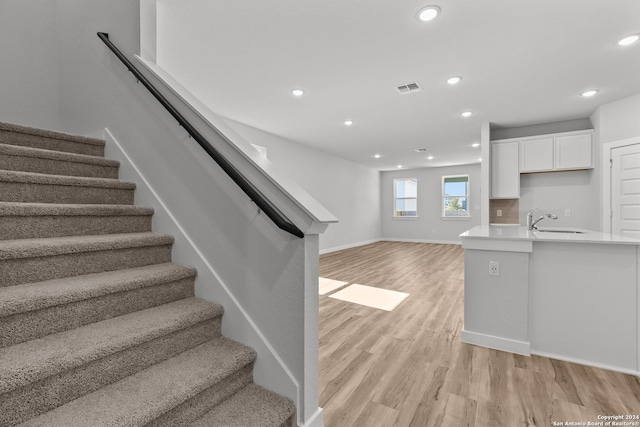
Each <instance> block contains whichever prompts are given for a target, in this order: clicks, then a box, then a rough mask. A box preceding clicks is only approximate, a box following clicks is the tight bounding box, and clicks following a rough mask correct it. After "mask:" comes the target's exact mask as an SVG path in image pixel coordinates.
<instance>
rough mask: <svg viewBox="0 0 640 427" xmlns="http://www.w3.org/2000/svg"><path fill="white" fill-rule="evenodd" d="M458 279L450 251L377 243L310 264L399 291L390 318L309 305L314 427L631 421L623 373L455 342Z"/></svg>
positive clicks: (632, 398)
mask: <svg viewBox="0 0 640 427" xmlns="http://www.w3.org/2000/svg"><path fill="white" fill-rule="evenodd" d="M463 275H464V270H463V252H462V249H461V248H460V246H457V245H436V244H423V243H400V242H379V243H375V244H371V245H366V246H361V247H358V248H353V249H347V250H344V251H340V252H334V253H330V254H326V255H322V256H321V257H320V276H322V277H327V278H331V279H337V280H343V281H349V282H350V283H358V284H363V285H370V286H378V287H382V288H385V289H392V290H397V291H402V292H408V293H410V296H409V297H408V298H407V299H406V300H405V301H404V302H403V303H402V304H400V305H399V306H398V307H397V308H396V309H395V310H394V311H392V312H387V311H382V310H376V309H373V308H368V307H364V306H360V305H356V304H352V303H347V302H344V301H339V300H335V299H333V298H329V297H328V295H325V296H321V297H320V406H321V407H323V408H324V410H325V412H324V419H325V426H326V427H360V426H362V427H378V426H380V427H392V426H413V427H428V426H438V427H440V426H455V427H459V426H487V427H488V426H492V427H494V426H509V427H511V426H552V425H553V424H552V422H553V421H557V422H566V421H583V422H588V421H598V418H597V416H598V415H617V414H625V415H631V414H640V380H639V379H638V378H636V377H634V376H630V375H623V374H619V373H615V372H611V371H606V370H602V369H596V368H590V367H586V366H581V365H576V364H571V363H566V362H561V361H557V360H552V359H547V358H543V357H537V356H532V357H524V356H519V355H514V354H511V353H505V352H501V351H496V350H490V349H486V348H483V347H476V346H472V345H468V344H463V343H461V342H460V332H461V330H462V322H463ZM612 351H615V349H612ZM635 421H638V420H635Z"/></svg>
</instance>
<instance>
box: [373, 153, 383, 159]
mask: <svg viewBox="0 0 640 427" xmlns="http://www.w3.org/2000/svg"><path fill="white" fill-rule="evenodd" d="M373 157H375V158H376V159H379V158H380V157H382V156H381V155H380V154H374V155H373Z"/></svg>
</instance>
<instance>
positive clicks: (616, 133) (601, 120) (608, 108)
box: [592, 93, 640, 144]
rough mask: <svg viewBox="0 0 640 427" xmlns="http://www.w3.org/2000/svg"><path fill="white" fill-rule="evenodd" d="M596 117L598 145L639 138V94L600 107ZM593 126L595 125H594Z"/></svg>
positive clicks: (594, 114)
mask: <svg viewBox="0 0 640 427" xmlns="http://www.w3.org/2000/svg"><path fill="white" fill-rule="evenodd" d="M594 117H597V119H595V120H597V121H598V127H597V128H596V129H597V130H598V132H599V139H600V144H605V143H607V142H612V141H620V140H622V139H627V138H633V137H636V136H640V93H639V94H636V95H633V96H630V97H628V98H623V99H620V100H618V101H615V102H611V103H609V104H604V105H601V106H600V107H599V108H598V109H597V110H596V111H595V112H594V113H593V115H592V121H594ZM594 124H595V123H594Z"/></svg>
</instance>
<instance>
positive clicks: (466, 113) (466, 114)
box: [460, 111, 473, 117]
mask: <svg viewBox="0 0 640 427" xmlns="http://www.w3.org/2000/svg"><path fill="white" fill-rule="evenodd" d="M472 114H473V112H472V111H465V112H464V113H462V114H460V115H461V116H462V117H469V116H470V115H472Z"/></svg>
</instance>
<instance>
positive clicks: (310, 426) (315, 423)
mask: <svg viewBox="0 0 640 427" xmlns="http://www.w3.org/2000/svg"><path fill="white" fill-rule="evenodd" d="M298 425H299V426H300V425H301V424H298ZM301 426H302V427H324V410H323V409H322V408H318V410H317V411H316V413H315V414H313V415H312V416H311V417H309V419H308V420H307V421H306V422H305V423H304V424H302V425H301Z"/></svg>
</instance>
